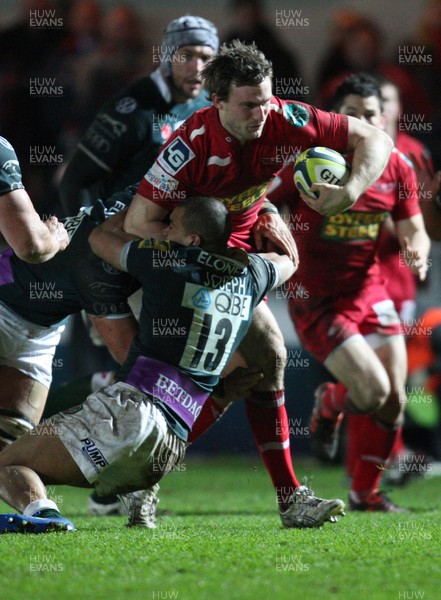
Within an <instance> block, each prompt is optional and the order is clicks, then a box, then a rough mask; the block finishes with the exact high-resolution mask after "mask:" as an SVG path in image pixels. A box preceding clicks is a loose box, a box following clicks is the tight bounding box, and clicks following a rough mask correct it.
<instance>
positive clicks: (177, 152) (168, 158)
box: [158, 137, 195, 174]
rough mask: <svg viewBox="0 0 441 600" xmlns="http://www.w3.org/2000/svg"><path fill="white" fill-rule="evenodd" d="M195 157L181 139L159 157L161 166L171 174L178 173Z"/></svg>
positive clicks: (175, 141)
mask: <svg viewBox="0 0 441 600" xmlns="http://www.w3.org/2000/svg"><path fill="white" fill-rule="evenodd" d="M194 157H195V155H194V153H193V152H192V151H191V149H190V148H189V147H188V146H187V144H186V143H185V142H184V140H183V139H182V138H181V137H177V138H176V139H175V140H173V142H172V143H171V144H170V145H169V146H167V148H165V149H164V150H163V151H162V152H161V154H160V155H159V156H158V162H159V164H160V165H161V166H162V167H164V169H166V170H167V171H169V172H170V173H173V174H175V173H177V172H178V171H180V170H181V169H182V167H184V166H185V165H186V164H187V163H188V162H190V161H191V160H192V159H193V158H194Z"/></svg>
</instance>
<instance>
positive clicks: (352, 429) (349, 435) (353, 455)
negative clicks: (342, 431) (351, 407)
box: [345, 415, 369, 477]
mask: <svg viewBox="0 0 441 600" xmlns="http://www.w3.org/2000/svg"><path fill="white" fill-rule="evenodd" d="M368 418H369V415H347V416H346V452H345V463H346V474H347V475H348V477H352V476H353V474H354V467H355V463H356V460H357V445H358V440H359V438H360V436H361V435H362V431H363V427H364V422H365V420H366V419H368Z"/></svg>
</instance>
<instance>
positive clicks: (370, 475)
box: [351, 415, 398, 492]
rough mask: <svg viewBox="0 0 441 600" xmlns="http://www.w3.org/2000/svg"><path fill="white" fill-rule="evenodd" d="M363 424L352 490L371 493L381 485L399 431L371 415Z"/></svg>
mask: <svg viewBox="0 0 441 600" xmlns="http://www.w3.org/2000/svg"><path fill="white" fill-rule="evenodd" d="M366 416H367V417H368V418H367V419H366V420H365V421H364V423H363V428H362V430H361V431H360V432H359V437H358V440H357V441H358V444H357V450H358V451H357V460H356V462H355V465H354V474H353V479H352V486H351V489H352V490H353V491H354V492H370V491H372V490H376V489H377V488H378V486H379V484H380V479H381V475H382V473H383V468H384V466H385V464H386V462H387V459H388V457H389V455H390V453H391V450H392V448H393V446H394V443H395V439H396V437H397V433H398V429H397V428H396V427H395V426H393V425H387V424H385V423H381V422H380V421H377V420H376V419H375V418H374V417H372V416H371V415H366Z"/></svg>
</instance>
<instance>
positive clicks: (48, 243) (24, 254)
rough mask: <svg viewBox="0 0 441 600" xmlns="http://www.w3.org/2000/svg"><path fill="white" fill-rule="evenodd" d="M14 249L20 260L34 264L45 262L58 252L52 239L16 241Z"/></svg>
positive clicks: (30, 238)
mask: <svg viewBox="0 0 441 600" xmlns="http://www.w3.org/2000/svg"><path fill="white" fill-rule="evenodd" d="M12 249H13V250H14V252H15V254H16V255H17V256H18V258H20V259H21V260H23V261H25V262H28V263H32V264H38V263H42V262H45V261H47V260H49V259H50V258H52V257H53V256H54V255H55V254H56V252H57V251H58V247H57V246H56V244H55V243H54V240H52V238H51V237H49V238H46V239H45V240H40V239H38V238H33V237H31V236H29V237H28V238H27V239H21V240H15V241H14V244H13V245H12Z"/></svg>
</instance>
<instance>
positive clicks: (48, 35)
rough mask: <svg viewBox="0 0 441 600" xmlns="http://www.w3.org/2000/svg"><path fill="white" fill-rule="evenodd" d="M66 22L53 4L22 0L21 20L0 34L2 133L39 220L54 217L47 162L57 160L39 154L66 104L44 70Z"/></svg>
mask: <svg viewBox="0 0 441 600" xmlns="http://www.w3.org/2000/svg"><path fill="white" fill-rule="evenodd" d="M64 23H65V18H64V12H62V11H61V9H60V8H59V3H57V2H56V1H55V0H24V1H23V2H22V3H21V10H20V16H19V20H18V21H17V22H16V23H14V24H13V25H11V26H10V27H9V28H7V29H6V30H4V31H3V32H2V33H1V34H0V130H1V132H2V135H3V136H4V137H6V138H7V139H9V140H10V142H11V143H12V145H13V146H14V148H15V150H16V152H17V156H18V159H19V161H20V164H21V167H22V173H23V181H24V184H25V186H26V189H27V191H28V193H29V195H30V197H31V198H32V200H33V203H34V205H35V207H36V210H37V211H38V212H39V213H40V216H41V215H42V214H44V215H45V216H47V215H48V214H50V213H51V212H52V204H51V202H50V200H49V198H48V194H47V186H48V182H49V180H50V178H51V175H52V172H53V167H50V166H48V164H47V162H48V161H49V160H50V159H51V158H52V159H53V160H56V158H57V153H56V152H53V153H52V157H50V156H48V155H45V154H44V150H42V149H43V148H44V147H45V148H46V149H47V148H55V145H56V139H57V138H56V134H54V129H53V127H52V124H53V123H54V122H55V121H56V120H57V118H58V114H59V113H60V112H62V111H63V110H64V107H63V105H64V101H65V99H64V98H63V94H62V87H61V86H60V82H58V81H56V80H53V79H51V78H53V73H52V72H48V70H47V66H48V63H49V62H50V61H51V60H52V58H53V56H55V55H56V54H57V52H58V51H59V48H60V46H61V44H62V42H63V40H64V38H65V35H66V30H65V27H64ZM54 96H55V97H54ZM49 97H51V111H50V113H49V114H48V112H47V102H48V99H49ZM34 161H40V162H34Z"/></svg>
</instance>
